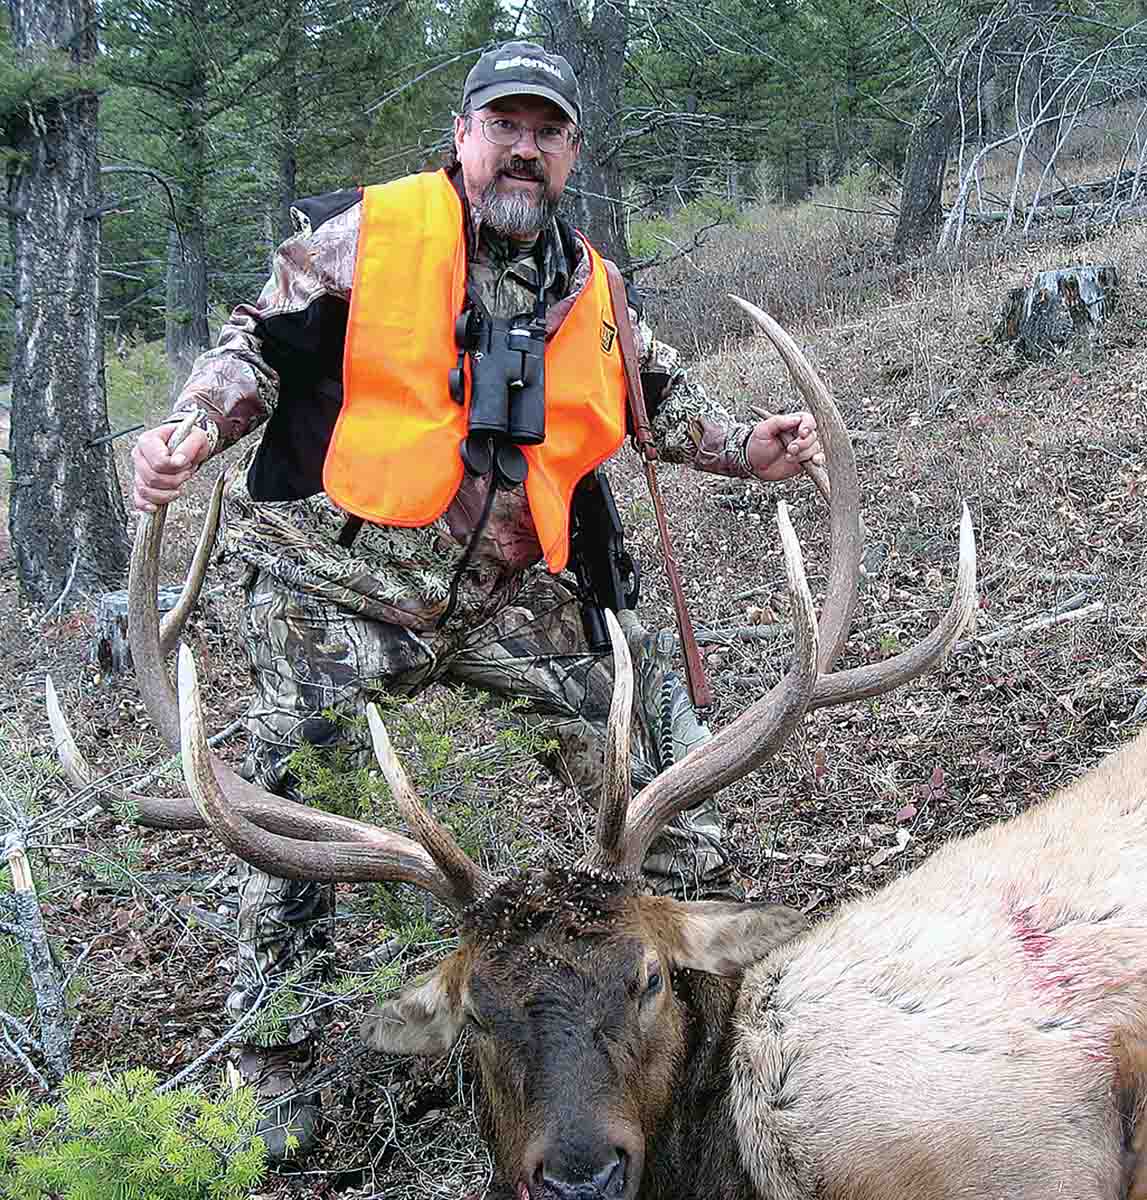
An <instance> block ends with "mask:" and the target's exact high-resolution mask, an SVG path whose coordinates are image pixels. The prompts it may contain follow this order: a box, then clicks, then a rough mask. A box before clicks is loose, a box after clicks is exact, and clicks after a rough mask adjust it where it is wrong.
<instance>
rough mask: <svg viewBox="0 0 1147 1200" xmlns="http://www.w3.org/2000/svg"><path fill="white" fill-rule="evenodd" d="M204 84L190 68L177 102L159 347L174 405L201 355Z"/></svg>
mask: <svg viewBox="0 0 1147 1200" xmlns="http://www.w3.org/2000/svg"><path fill="white" fill-rule="evenodd" d="M206 92H207V83H206V78H205V76H204V73H203V70H202V68H201V67H199V66H195V67H194V69H193V72H192V78H191V80H190V82H189V83H188V84H187V85H186V86H185V89H184V94H183V96H182V97H181V99H180V105H181V112H182V115H183V120H182V128H181V130H180V143H181V145H180V163H179V175H180V186H179V193H180V194H179V201H178V205H177V208H176V216H177V220H178V225H177V227H176V228H174V229H172V231H171V233H170V234H169V235H168V239H167V323H166V328H165V337H164V344H165V347H166V350H167V362H168V365H169V366H170V367H171V391H172V398H173V399H174V397H175V396H177V395H178V394H179V392H180V390H181V389H182V387H183V385H184V383H185V382H186V380H187V376H188V375H189V374H190V373H191V367H192V364H193V363H194V362H195V360H196V359H197V358H198V357H199V355H200V354H202V353H203V351H204V350H206V349H207V346H208V343H209V341H210V334H209V332H208V328H207V234H206V230H205V228H204V224H203V213H204V195H203V191H204V180H205V179H206V178H207V131H206V129H205V128H204V124H203V115H202V114H203V109H204V107H205V105H204V98H205V96H206Z"/></svg>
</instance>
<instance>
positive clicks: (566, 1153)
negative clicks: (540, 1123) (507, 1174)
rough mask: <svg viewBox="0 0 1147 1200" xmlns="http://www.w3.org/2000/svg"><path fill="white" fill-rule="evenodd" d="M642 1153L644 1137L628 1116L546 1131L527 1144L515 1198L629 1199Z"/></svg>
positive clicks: (634, 1189) (637, 1183)
mask: <svg viewBox="0 0 1147 1200" xmlns="http://www.w3.org/2000/svg"><path fill="white" fill-rule="evenodd" d="M644 1157H645V1141H644V1138H643V1137H642V1135H641V1132H640V1130H638V1129H635V1128H633V1127H632V1126H631V1125H630V1124H629V1123H628V1122H622V1121H606V1122H605V1123H603V1124H601V1125H598V1126H596V1128H595V1127H590V1128H585V1129H573V1130H571V1129H569V1128H563V1129H559V1130H554V1131H551V1132H549V1133H546V1134H543V1135H541V1136H540V1137H538V1138H535V1139H533V1140H532V1141H531V1143H530V1145H529V1146H528V1148H527V1150H526V1155H525V1159H524V1161H523V1163H522V1171H521V1176H520V1179H521V1182H520V1183H519V1185H518V1189H517V1195H518V1200H527V1198H528V1200H630V1197H633V1196H635V1195H636V1194H637V1189H638V1187H639V1186H640V1184H641V1170H642V1166H643V1164H644Z"/></svg>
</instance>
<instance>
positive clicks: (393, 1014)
mask: <svg viewBox="0 0 1147 1200" xmlns="http://www.w3.org/2000/svg"><path fill="white" fill-rule="evenodd" d="M450 965H451V960H450V959H447V960H446V961H445V962H442V963H439V964H438V966H437V967H436V968H435V969H434V970H433V971H431V972H430V973H429V974H428V975H419V976H418V977H417V978H416V979H412V980H411V981H410V982H409V983H408V984H407V985H406V986H405V987H404V988H403V989H402V990H401V991H400V992H399V993H398V995H397V996H395V997H394V998H393V999H392V1000H385V1001H383V1002H382V1003H380V1004H376V1005H375V1006H374V1008H373V1009H372V1010H371V1012H370V1014H369V1015H368V1016H367V1018H366V1020H364V1021H363V1023H362V1028H361V1030H360V1031H359V1032H360V1033H361V1035H362V1040H363V1041H364V1042H366V1044H367V1045H368V1046H369V1047H370V1048H371V1049H372V1050H381V1051H382V1052H383V1053H384V1054H422V1055H425V1056H426V1057H428V1058H433V1057H435V1056H436V1055H439V1054H445V1053H446V1051H447V1050H449V1049H450V1047H451V1046H453V1045H454V1043H455V1042H456V1041H457V1040H458V1035H459V1034H460V1033H461V1032H462V1026H463V1024H464V1021H465V1018H464V1016H463V1013H462V1006H461V1004H459V1003H458V1002H457V1001H456V1000H454V999H452V998H451V995H450V988H449V986H448V978H449V971H448V969H449V967H450Z"/></svg>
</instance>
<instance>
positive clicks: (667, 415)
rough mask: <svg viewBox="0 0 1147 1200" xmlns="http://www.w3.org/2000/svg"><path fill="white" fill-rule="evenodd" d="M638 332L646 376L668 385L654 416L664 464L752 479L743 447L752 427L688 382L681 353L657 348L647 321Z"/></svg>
mask: <svg viewBox="0 0 1147 1200" xmlns="http://www.w3.org/2000/svg"><path fill="white" fill-rule="evenodd" d="M635 328H636V330H637V336H638V338H639V339H640V341H641V371H642V374H643V375H647V374H648V375H653V376H657V377H659V378H661V379H664V380H665V382H664V385H663V386H662V388H661V392H660V396H659V398H658V401H657V404H656V406H655V407H653V412H652V414H651V416H650V425H651V426H652V429H653V440H654V441H655V442H656V444H657V449H658V452H659V454H660V455H661V458H662V460H663V461H664V462H671V463H684V464H685V465H686V466H690V467H693V468H695V469H696V470H698V471H708V472H710V473H711V474H714V475H733V476H736V477H737V478H739V479H749V478H751V477H752V475H753V470H752V468H751V467H750V466H749V460H748V457H747V455H746V452H745V446H746V443H747V442H748V440H749V434H750V433H752V431H753V426H752V425H751V424H745V423H743V422H740V421H735V420H734V419H733V417H732V416H731V415H730V414H729V412H728V411H727V410H726V409H724V408H723V407H722V406H721V405H719V404H717V403H716V402H715V401H713V400H711V399H710V398H709V397H708V396H707V395H706V393H705V391H704V389H703V388H702V387H701V386H700V384H697V383H694V382H693V381H692V380H691V379H690V378H689V375H688V373H687V372H686V370H685V369H684V367H682V366H681V363H680V361H679V360H680V355H679V354H678V352H677V351H676V350H675V349H674V348H673V347H672V346H668V345H666V344H665V343H664V342H659V341H658V340H657V339H656V338H655V337H654V336H653V331H652V330H651V329H650V327H649V325H648V324H647V323H646V322H645V321H639V322H638V323H637V324H636V325H635Z"/></svg>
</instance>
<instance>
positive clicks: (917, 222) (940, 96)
mask: <svg viewBox="0 0 1147 1200" xmlns="http://www.w3.org/2000/svg"><path fill="white" fill-rule="evenodd" d="M959 116H960V110H959V107H958V103H957V96H956V89H955V85H954V83H953V81H952V80H951V79H950V78H949V77H947V76H944V77H942V78H940V79H938V80H936V81H935V82H934V83H933V85H932V88H931V90H930V92H929V94H928V98H927V99H926V100H925V102H924V106H923V108H922V109H921V111H920V114H919V116H918V117H917V119H916V124H915V125H914V126H913V128H912V136H911V137H910V138H909V139H908V151H907V155H906V157H905V162H904V177H903V185H902V191H901V197H900V218H899V220H898V221H897V222H896V233H895V234H894V235H893V239H892V245H893V248H894V249H895V250H896V251H897V252H898V253H901V254H905V253H909V252H912V251H915V250H918V249H920V248H921V247H923V246H924V245H925V244H926V243H927V242H929V241H930V240H932V239H933V238H934V237H935V236H936V234H937V233H938V232H939V230H940V221H941V216H942V208H941V203H940V201H941V195H942V192H943V188H944V172H945V170H946V169H947V166H948V151H949V149H950V148H951V145H952V137H953V135H954V134H955V132H956V128H957V126H958V125H959Z"/></svg>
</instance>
